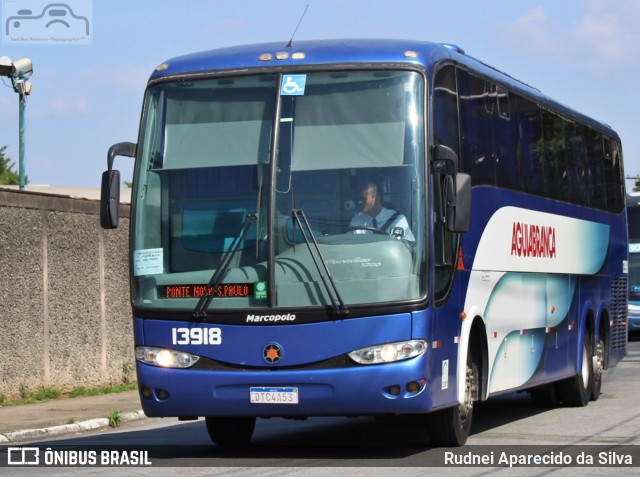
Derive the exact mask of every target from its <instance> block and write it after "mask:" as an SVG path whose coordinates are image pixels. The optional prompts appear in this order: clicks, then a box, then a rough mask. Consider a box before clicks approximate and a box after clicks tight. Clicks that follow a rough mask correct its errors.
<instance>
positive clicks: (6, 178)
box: [0, 146, 28, 185]
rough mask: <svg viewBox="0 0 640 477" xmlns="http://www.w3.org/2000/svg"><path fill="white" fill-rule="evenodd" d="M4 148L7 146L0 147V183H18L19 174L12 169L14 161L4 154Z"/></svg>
mask: <svg viewBox="0 0 640 477" xmlns="http://www.w3.org/2000/svg"><path fill="white" fill-rule="evenodd" d="M6 149H7V146H2V147H0V185H20V174H19V173H17V172H15V171H14V170H13V167H14V166H15V163H13V162H11V158H9V157H8V156H6V155H5V153H4V151H5V150H6ZM25 182H28V181H27V180H26V177H25Z"/></svg>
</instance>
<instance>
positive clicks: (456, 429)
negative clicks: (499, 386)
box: [429, 352, 480, 446]
mask: <svg viewBox="0 0 640 477" xmlns="http://www.w3.org/2000/svg"><path fill="white" fill-rule="evenodd" d="M479 382H480V381H479V377H478V368H477V366H476V365H475V363H473V361H472V360H471V353H470V352H469V354H468V358H467V373H466V378H465V391H464V402H463V403H458V405H457V406H453V407H449V408H447V409H443V410H441V411H436V412H434V413H433V414H432V415H430V419H429V436H430V437H431V440H432V442H433V443H434V444H437V445H442V446H462V445H464V444H465V442H467V437H469V433H470V432H471V421H472V418H473V402H474V400H475V399H477V396H478V394H479V393H478V389H479V386H478V385H479Z"/></svg>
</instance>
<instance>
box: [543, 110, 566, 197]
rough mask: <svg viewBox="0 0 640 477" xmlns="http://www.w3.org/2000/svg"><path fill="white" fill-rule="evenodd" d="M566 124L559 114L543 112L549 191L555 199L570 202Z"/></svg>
mask: <svg viewBox="0 0 640 477" xmlns="http://www.w3.org/2000/svg"><path fill="white" fill-rule="evenodd" d="M564 123H565V121H564V119H562V117H560V116H558V115H557V114H554V113H551V112H549V111H544V112H543V129H544V151H545V170H547V171H548V172H547V174H546V179H547V181H548V185H547V190H548V191H549V192H550V195H551V197H553V198H554V199H559V200H564V201H566V200H569V183H568V180H569V178H568V177H567V160H566V157H565V144H564V139H565V136H564V126H565V124H564Z"/></svg>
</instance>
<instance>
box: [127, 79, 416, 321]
mask: <svg viewBox="0 0 640 477" xmlns="http://www.w3.org/2000/svg"><path fill="white" fill-rule="evenodd" d="M424 88H425V86H424V81H423V78H422V76H421V75H420V74H418V73H416V72H412V71H395V70H375V71H331V72H313V73H306V74H287V75H284V76H281V75H276V74H272V75H252V76H238V77H229V76H224V77H216V78H205V79H194V80H184V79H181V80H176V81H169V82H162V83H158V84H155V85H153V86H151V87H150V88H149V90H148V92H147V97H146V100H145V107H144V113H143V114H144V116H143V126H142V130H141V137H140V141H139V158H138V159H139V160H138V161H137V163H136V164H137V165H136V176H137V179H136V181H135V183H136V189H135V190H134V192H133V193H134V194H135V197H136V201H135V204H136V206H135V210H134V213H133V223H132V228H133V242H132V243H133V249H132V252H133V262H132V267H133V269H132V275H133V287H132V290H133V303H134V307H136V308H149V309H167V308H168V309H180V310H187V309H191V310H193V309H194V308H195V307H196V306H197V305H198V302H199V301H200V300H201V299H202V297H203V296H204V295H208V294H210V295H212V297H211V301H210V303H207V309H208V310H210V311H212V310H215V309H229V308H269V307H276V306H277V307H327V306H330V305H332V303H334V302H335V301H336V300H337V301H340V303H343V304H344V306H349V305H356V307H357V306H358V305H364V304H371V303H394V302H402V301H408V300H417V299H420V298H422V297H424V296H425V295H426V289H427V288H426V287H427V282H426V277H425V276H424V275H425V269H426V267H425V260H426V255H425V252H424V251H425V250H427V247H426V246H425V243H424V240H425V230H424V227H425V223H426V220H425V217H426V212H425V205H426V199H425V198H426V191H425V183H426V181H425V176H424V174H425V172H424V137H423V134H424V133H423V132H421V131H424V123H423V121H424V111H423V104H424V95H425V92H424ZM212 277H215V280H214V281H212ZM208 284H209V285H213V287H208V286H207V285H208Z"/></svg>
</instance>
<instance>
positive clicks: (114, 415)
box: [107, 409, 122, 429]
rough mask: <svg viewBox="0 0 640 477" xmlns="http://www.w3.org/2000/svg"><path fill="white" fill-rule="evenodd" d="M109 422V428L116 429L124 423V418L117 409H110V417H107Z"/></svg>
mask: <svg viewBox="0 0 640 477" xmlns="http://www.w3.org/2000/svg"><path fill="white" fill-rule="evenodd" d="M107 420H108V421H109V427H113V428H114V429H115V428H116V427H118V426H119V425H120V424H121V423H122V416H121V415H120V413H119V412H118V411H116V410H115V409H109V416H107Z"/></svg>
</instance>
